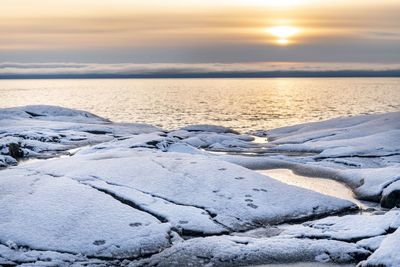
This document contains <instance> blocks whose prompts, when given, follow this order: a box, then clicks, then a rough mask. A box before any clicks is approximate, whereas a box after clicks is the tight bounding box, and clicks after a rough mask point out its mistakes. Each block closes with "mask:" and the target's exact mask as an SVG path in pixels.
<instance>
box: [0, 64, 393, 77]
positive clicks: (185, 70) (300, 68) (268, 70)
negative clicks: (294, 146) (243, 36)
mask: <svg viewBox="0 0 400 267" xmlns="http://www.w3.org/2000/svg"><path fill="white" fill-rule="evenodd" d="M330 73H331V74H332V76H352V74H354V75H355V76H357V75H356V74H357V73H358V74H359V75H361V76H380V74H382V76H398V75H399V74H400V64H349V63H329V64H328V63H282V62H277V63H274V62H268V63H267V62H264V63H259V62H257V63H236V64H219V63H214V64H183V63H181V64H89V63H87V64H84V63H13V62H3V63H0V78H35V77H50V78H51V77H71V78H72V77H89V78H90V77H196V76H199V77H203V76H204V77H207V76H210V77H212V76H226V77H231V76H232V77H235V76H238V77H246V76H249V77H252V76H260V77H262V76H267V77H268V76H272V77H274V76H325V75H327V76H330V75H329V74H330ZM334 74H336V75H334Z"/></svg>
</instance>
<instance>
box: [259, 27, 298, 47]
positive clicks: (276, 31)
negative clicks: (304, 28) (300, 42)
mask: <svg viewBox="0 0 400 267" xmlns="http://www.w3.org/2000/svg"><path fill="white" fill-rule="evenodd" d="M266 31H267V32H268V33H270V34H272V35H273V36H275V37H277V38H278V39H277V41H276V42H277V43H278V44H279V45H287V44H289V38H290V37H292V36H294V35H296V34H298V33H299V32H300V29H298V28H296V27H292V26H275V27H271V28H268V29H267V30H266Z"/></svg>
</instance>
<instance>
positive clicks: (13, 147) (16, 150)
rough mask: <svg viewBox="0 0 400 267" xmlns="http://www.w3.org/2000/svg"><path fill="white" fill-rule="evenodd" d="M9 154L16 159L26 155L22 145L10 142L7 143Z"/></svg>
mask: <svg viewBox="0 0 400 267" xmlns="http://www.w3.org/2000/svg"><path fill="white" fill-rule="evenodd" d="M7 147H8V154H9V156H11V157H13V158H14V159H20V158H22V157H23V156H24V152H23V151H22V149H21V146H20V145H19V144H17V143H10V144H8V145H7Z"/></svg>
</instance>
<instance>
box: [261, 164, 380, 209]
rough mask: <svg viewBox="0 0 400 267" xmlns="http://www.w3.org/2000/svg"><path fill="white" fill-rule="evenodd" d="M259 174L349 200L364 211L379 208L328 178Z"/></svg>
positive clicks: (280, 172)
mask: <svg viewBox="0 0 400 267" xmlns="http://www.w3.org/2000/svg"><path fill="white" fill-rule="evenodd" d="M257 172H258V173H261V174H263V175H266V176H269V177H271V178H274V179H276V180H279V181H281V182H283V183H286V184H289V185H294V186H298V187H302V188H305V189H309V190H312V191H315V192H318V193H321V194H324V195H328V196H333V197H337V198H341V199H346V200H349V201H351V202H353V203H355V204H356V205H357V206H359V207H360V208H361V209H362V210H366V209H368V208H374V209H375V208H379V205H378V204H377V203H373V202H367V201H360V200H358V199H356V198H355V196H354V194H353V191H352V190H351V189H350V188H349V187H347V186H346V185H345V184H343V183H340V182H338V181H335V180H331V179H327V178H315V177H308V176H301V175H298V174H295V173H294V172H293V171H291V170H289V169H269V170H257Z"/></svg>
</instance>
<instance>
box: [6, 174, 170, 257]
mask: <svg viewBox="0 0 400 267" xmlns="http://www.w3.org/2000/svg"><path fill="white" fill-rule="evenodd" d="M0 203H1V204H0V206H1V209H0V218H1V220H0V243H2V244H6V243H7V242H13V243H15V244H16V245H17V246H18V247H19V246H23V247H29V248H31V249H36V250H49V251H57V252H65V253H73V254H84V255H88V256H99V257H109V258H123V257H127V258H132V257H139V256H143V255H146V254H151V253H155V252H158V251H159V250H161V249H163V248H165V247H168V246H169V245H170V241H169V231H170V225H169V224H167V223H161V222H160V221H159V220H158V219H157V218H155V217H153V216H151V215H149V214H148V213H147V212H143V211H140V210H137V209H134V208H132V207H130V206H129V205H126V204H124V203H122V202H120V201H116V199H114V198H113V197H111V196H110V195H107V194H104V193H102V192H100V191H98V190H95V189H94V188H92V187H90V186H87V185H84V184H82V183H79V182H78V181H76V180H73V179H70V178H68V177H62V176H60V177H54V176H49V175H45V174H42V173H38V172H31V171H24V170H21V169H17V168H16V169H7V170H3V171H1V179H0Z"/></svg>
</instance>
